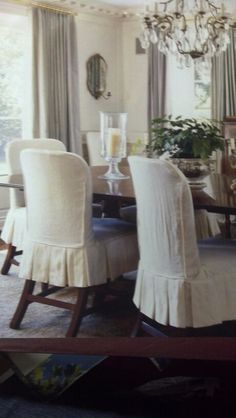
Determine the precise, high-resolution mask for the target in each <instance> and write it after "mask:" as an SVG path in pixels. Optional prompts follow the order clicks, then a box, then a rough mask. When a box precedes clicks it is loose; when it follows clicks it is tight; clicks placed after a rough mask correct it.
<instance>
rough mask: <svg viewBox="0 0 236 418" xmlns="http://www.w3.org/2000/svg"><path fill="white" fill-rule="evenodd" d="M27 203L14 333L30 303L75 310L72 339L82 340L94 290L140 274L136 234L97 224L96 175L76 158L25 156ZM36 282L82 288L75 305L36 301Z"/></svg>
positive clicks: (115, 223) (121, 226)
mask: <svg viewBox="0 0 236 418" xmlns="http://www.w3.org/2000/svg"><path fill="white" fill-rule="evenodd" d="M21 162H22V170H23V174H24V184H25V193H26V199H27V235H26V239H25V244H24V249H23V256H22V261H21V265H20V273H19V276H20V277H22V278H24V279H26V281H25V287H24V290H23V292H22V296H21V298H20V301H19V304H18V307H17V309H16V312H15V315H14V317H13V319H12V321H11V324H10V326H11V327H12V328H18V327H19V325H20V322H21V320H22V319H23V316H24V314H25V311H26V309H27V307H28V305H29V303H31V302H33V301H35V302H39V303H44V304H51V305H53V306H57V307H62V308H66V309H70V310H71V311H72V319H71V323H70V326H69V329H68V331H67V334H66V335H67V336H69V337H72V336H75V335H76V332H77V330H78V327H79V325H80V321H81V317H82V314H83V312H84V308H85V305H86V301H87V297H88V292H89V290H90V289H96V288H101V286H102V285H104V284H106V283H107V282H108V279H109V280H114V279H116V278H117V277H119V276H121V275H122V274H123V273H125V272H128V271H132V270H134V269H136V268H137V262H138V245H137V235H136V228H135V227H134V226H133V225H131V224H129V223H127V222H123V221H121V220H116V219H104V218H101V219H99V218H92V216H91V214H92V182H91V173H90V169H89V167H88V165H87V163H86V162H85V160H83V158H81V157H79V156H78V155H76V154H72V153H66V152H56V151H54V152H53V151H39V150H25V151H23V152H22V155H21ZM35 282H40V283H44V284H46V285H54V286H56V287H57V288H58V287H74V288H77V301H76V303H75V304H71V303H63V302H62V301H57V300H54V299H53V300H52V299H49V298H46V296H47V295H48V292H49V293H51V292H52V288H51V287H50V286H48V287H47V289H46V290H44V291H43V292H41V294H40V295H33V290H34V285H35Z"/></svg>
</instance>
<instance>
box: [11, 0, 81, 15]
mask: <svg viewBox="0 0 236 418" xmlns="http://www.w3.org/2000/svg"><path fill="white" fill-rule="evenodd" d="M8 2H9V3H15V4H19V5H21V6H32V7H38V8H41V9H45V10H49V11H51V12H59V13H62V14H66V15H73V16H78V13H76V12H73V11H71V10H67V9H64V8H62V7H59V6H53V5H51V4H48V3H40V2H37V1H34V0H8Z"/></svg>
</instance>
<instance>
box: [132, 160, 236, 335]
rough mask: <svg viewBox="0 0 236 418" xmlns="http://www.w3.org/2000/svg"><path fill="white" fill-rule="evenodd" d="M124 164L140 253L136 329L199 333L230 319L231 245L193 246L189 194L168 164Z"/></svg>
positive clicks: (235, 252)
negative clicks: (131, 191)
mask: <svg viewBox="0 0 236 418" xmlns="http://www.w3.org/2000/svg"><path fill="white" fill-rule="evenodd" d="M129 164H130V168H131V173H132V178H133V183H134V188H135V194H136V201H137V217H138V222H137V225H138V240H139V249H140V260H139V267H138V274H137V280H136V286H135V293H134V298H133V300H134V303H135V305H136V306H137V308H138V310H139V311H140V321H139V329H143V328H142V327H144V328H145V325H146V326H150V325H151V326H152V325H153V324H155V325H157V324H159V325H160V324H161V325H163V326H171V327H175V328H176V329H184V331H186V329H192V330H193V329H194V328H201V330H202V329H203V328H205V327H209V326H212V325H216V324H221V323H222V322H223V321H230V320H235V319H236V304H235V298H236V280H235V278H236V246H235V244H232V245H231V244H228V245H226V244H225V241H224V240H222V241H220V240H219V241H218V244H216V243H215V242H213V244H212V245H209V244H205V243H203V244H202V245H201V244H200V245H199V247H198V246H197V240H196V232H195V226H194V211H193V203H192V196H191V190H190V187H189V184H188V182H187V180H186V178H185V176H184V175H183V174H182V172H181V171H179V170H178V168H176V167H175V166H174V165H173V164H171V163H170V162H169V161H163V160H159V159H149V158H142V157H134V156H133V157H129ZM206 330H208V328H206Z"/></svg>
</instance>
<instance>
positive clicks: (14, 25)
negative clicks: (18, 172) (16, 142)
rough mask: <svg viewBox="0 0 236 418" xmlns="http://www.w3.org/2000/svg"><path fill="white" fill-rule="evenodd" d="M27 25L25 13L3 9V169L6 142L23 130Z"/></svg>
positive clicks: (0, 123) (0, 107)
mask: <svg viewBox="0 0 236 418" xmlns="http://www.w3.org/2000/svg"><path fill="white" fill-rule="evenodd" d="M26 25H27V17H26V16H24V15H15V14H12V13H5V12H3V13H2V12H1V13H0V91H1V94H0V173H4V172H6V167H5V151H4V149H5V146H6V143H7V142H8V141H11V140H12V139H14V138H21V137H22V132H23V107H24V90H25V85H24V80H25V76H24V70H25V51H26V37H27V31H26V30H25V28H26Z"/></svg>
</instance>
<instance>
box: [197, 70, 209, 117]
mask: <svg viewBox="0 0 236 418" xmlns="http://www.w3.org/2000/svg"><path fill="white" fill-rule="evenodd" d="M210 88H211V70H210V69H209V68H208V69H207V68H200V69H199V67H197V66H195V68H194V111H195V115H196V117H204V118H210V117H211V94H210Z"/></svg>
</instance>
